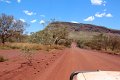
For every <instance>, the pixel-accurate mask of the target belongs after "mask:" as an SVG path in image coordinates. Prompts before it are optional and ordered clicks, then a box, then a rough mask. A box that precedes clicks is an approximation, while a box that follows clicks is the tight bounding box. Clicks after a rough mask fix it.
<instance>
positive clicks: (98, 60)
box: [0, 44, 120, 80]
mask: <svg viewBox="0 0 120 80" xmlns="http://www.w3.org/2000/svg"><path fill="white" fill-rule="evenodd" d="M37 53H38V54H35V55H34V57H33V62H32V66H28V65H27V64H25V62H26V59H24V57H23V56H22V55H20V51H19V50H0V55H3V56H5V57H7V58H8V59H9V60H8V61H6V62H1V63H0V80H69V76H70V74H71V73H72V72H74V71H83V70H85V71H86V70H98V69H99V70H105V71H106V70H109V71H120V56H116V55H110V54H102V53H101V52H97V51H90V50H84V49H79V48H77V47H76V46H75V44H72V47H71V48H70V49H64V50H61V51H58V50H56V51H51V52H50V53H51V54H50V53H48V52H45V51H38V52H37ZM21 64H22V66H21Z"/></svg>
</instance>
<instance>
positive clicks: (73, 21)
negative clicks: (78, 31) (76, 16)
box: [71, 21, 79, 23]
mask: <svg viewBox="0 0 120 80" xmlns="http://www.w3.org/2000/svg"><path fill="white" fill-rule="evenodd" d="M71 23H79V22H77V21H71Z"/></svg>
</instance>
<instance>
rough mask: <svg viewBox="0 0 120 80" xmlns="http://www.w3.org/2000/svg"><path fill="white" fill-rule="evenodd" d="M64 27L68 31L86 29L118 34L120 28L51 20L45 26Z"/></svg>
mask: <svg viewBox="0 0 120 80" xmlns="http://www.w3.org/2000/svg"><path fill="white" fill-rule="evenodd" d="M57 27H66V28H67V29H68V30H69V31H77V32H79V31H88V32H100V33H113V34H120V30H114V29H109V28H106V27H104V26H97V25H93V24H83V23H71V22H52V23H50V24H49V25H48V26H47V28H51V29H53V28H57Z"/></svg>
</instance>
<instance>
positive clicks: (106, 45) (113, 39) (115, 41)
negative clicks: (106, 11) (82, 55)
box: [77, 34, 120, 54]
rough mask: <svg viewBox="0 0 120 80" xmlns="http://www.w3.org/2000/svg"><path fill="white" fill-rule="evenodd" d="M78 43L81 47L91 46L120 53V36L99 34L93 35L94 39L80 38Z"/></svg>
mask: <svg viewBox="0 0 120 80" xmlns="http://www.w3.org/2000/svg"><path fill="white" fill-rule="evenodd" d="M77 45H78V47H80V48H86V47H87V48H91V49H96V50H104V51H108V52H112V53H117V54H118V53H120V36H117V35H107V34H99V35H95V36H93V38H92V40H89V41H82V40H78V41H77Z"/></svg>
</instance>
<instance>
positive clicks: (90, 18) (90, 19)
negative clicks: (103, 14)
mask: <svg viewBox="0 0 120 80" xmlns="http://www.w3.org/2000/svg"><path fill="white" fill-rule="evenodd" d="M94 19H95V17H94V16H90V17H88V18H86V19H84V21H93V20H94Z"/></svg>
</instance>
